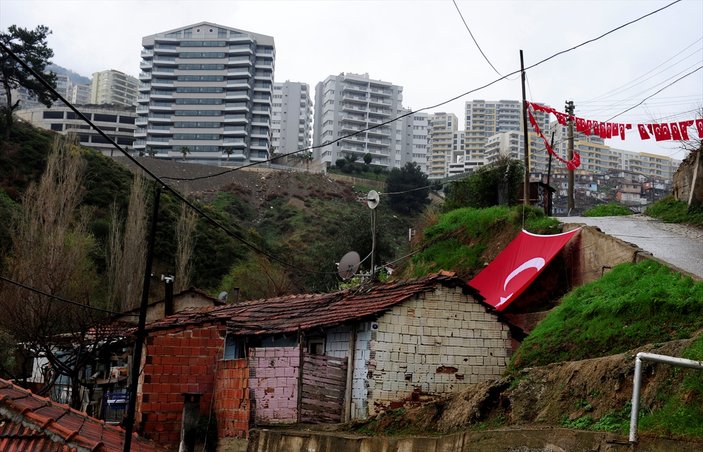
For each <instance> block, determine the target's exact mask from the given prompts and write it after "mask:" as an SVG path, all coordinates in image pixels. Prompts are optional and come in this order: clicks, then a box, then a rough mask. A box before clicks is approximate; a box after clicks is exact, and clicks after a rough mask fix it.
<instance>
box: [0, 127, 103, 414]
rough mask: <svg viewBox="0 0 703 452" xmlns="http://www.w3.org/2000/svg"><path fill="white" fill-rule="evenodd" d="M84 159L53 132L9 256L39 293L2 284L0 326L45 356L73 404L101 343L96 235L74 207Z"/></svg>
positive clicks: (13, 274) (11, 270)
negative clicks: (94, 307) (83, 374)
mask: <svg viewBox="0 0 703 452" xmlns="http://www.w3.org/2000/svg"><path fill="white" fill-rule="evenodd" d="M84 167H85V163H84V161H83V159H82V157H81V154H80V150H79V149H78V148H77V147H76V146H74V145H73V144H71V143H69V142H68V141H67V140H66V139H62V138H57V139H56V140H55V142H54V145H53V152H52V153H51V154H50V155H49V157H48V161H47V166H46V171H45V172H44V174H43V176H42V177H41V179H40V181H39V182H38V183H35V184H33V185H31V186H30V187H29V188H28V189H27V191H26V192H25V195H24V197H23V200H22V208H21V211H20V213H19V214H18V217H17V218H16V221H15V222H14V227H13V230H12V252H11V255H10V257H8V259H7V262H6V272H7V273H8V274H9V275H10V278H11V279H13V280H14V281H17V282H19V283H21V284H24V285H26V286H30V287H32V288H36V289H38V290H40V291H42V292H43V293H46V294H49V295H52V296H59V297H62V298H64V299H69V300H72V301H73V302H74V303H76V304H66V303H62V302H60V301H59V300H56V299H55V298H53V297H51V296H46V295H43V294H39V293H37V292H34V291H29V290H27V289H25V288H22V287H19V286H17V285H14V284H9V283H5V284H2V285H0V310H1V311H2V315H0V329H2V330H4V331H5V332H6V333H7V334H9V335H11V336H12V338H13V339H14V341H15V343H16V344H20V345H21V348H22V349H23V350H25V351H26V350H29V351H31V353H33V354H34V356H42V357H44V358H45V359H46V360H47V361H48V362H49V364H50V367H51V378H50V379H49V381H48V382H45V383H47V385H46V387H45V389H48V388H50V386H51V385H52V384H53V382H55V381H56V378H58V376H59V375H65V376H68V377H69V379H70V382H71V391H70V393H71V400H70V402H71V405H72V406H73V407H79V406H80V392H81V391H80V387H81V386H80V382H81V372H82V371H83V369H84V367H85V365H86V364H87V363H89V362H91V361H92V359H93V356H94V353H96V352H97V350H98V344H99V343H104V338H103V337H101V334H100V333H99V328H96V325H97V324H99V322H100V321H101V320H102V317H103V316H102V315H101V314H100V313H99V312H98V313H96V311H94V310H92V309H89V308H90V307H91V306H92V305H94V304H96V300H95V299H94V293H95V288H96V286H97V276H96V273H95V266H94V265H93V262H92V260H91V258H90V256H91V254H92V253H93V252H94V250H95V246H96V244H95V240H94V238H93V236H92V235H91V234H90V233H88V228H87V224H88V223H87V220H88V217H87V215H85V212H83V213H84V214H81V213H80V212H79V206H80V203H81V200H82V194H83V188H82V180H83V171H84Z"/></svg>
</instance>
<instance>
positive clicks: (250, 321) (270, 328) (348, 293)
mask: <svg viewBox="0 0 703 452" xmlns="http://www.w3.org/2000/svg"><path fill="white" fill-rule="evenodd" d="M438 284H442V285H445V286H450V287H461V288H462V289H463V290H464V291H465V292H466V293H469V294H471V295H472V296H473V297H474V298H475V299H476V300H482V298H481V297H480V295H478V292H476V291H475V290H474V289H472V288H471V287H470V286H468V285H467V284H466V282H465V281H463V280H461V279H460V278H458V277H456V275H455V274H454V273H451V272H440V273H436V274H432V275H429V276H427V277H425V278H421V279H416V280H410V281H399V282H394V283H388V284H377V285H374V286H371V287H368V288H359V289H353V290H352V289H348V290H343V291H339V292H333V293H327V294H307V295H289V296H283V297H276V298H268V299H262V300H252V301H245V302H241V303H236V304H230V305H226V306H220V307H207V308H196V309H188V310H184V311H181V312H179V313H177V314H174V315H172V316H169V317H166V318H164V319H161V320H157V321H155V322H152V323H150V324H149V325H147V329H148V330H159V329H169V328H178V327H184V326H187V325H197V324H203V323H211V322H218V323H227V325H228V326H229V328H230V330H231V331H232V332H233V333H234V334H241V335H256V334H275V333H288V332H293V331H297V330H298V329H303V330H304V329H310V328H315V327H327V326H332V325H338V324H341V323H344V322H348V321H352V320H360V319H363V318H368V317H371V316H375V315H377V314H379V313H381V312H383V311H386V310H388V309H390V308H391V307H393V306H394V305H396V304H398V303H402V302H404V301H406V300H408V299H410V298H412V297H415V296H417V295H420V294H422V293H425V292H431V291H432V290H434V288H435V287H436V286H437V285H438Z"/></svg>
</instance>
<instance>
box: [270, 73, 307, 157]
mask: <svg viewBox="0 0 703 452" xmlns="http://www.w3.org/2000/svg"><path fill="white" fill-rule="evenodd" d="M311 131H312V100H311V99H310V87H309V86H308V84H307V83H298V82H290V81H287V80H286V82H285V83H274V84H273V106H272V108H271V147H272V149H273V153H274V155H277V154H278V155H280V154H289V153H292V152H296V151H299V150H301V149H306V148H309V147H310V140H311Z"/></svg>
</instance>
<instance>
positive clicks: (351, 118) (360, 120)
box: [342, 115, 366, 125]
mask: <svg viewBox="0 0 703 452" xmlns="http://www.w3.org/2000/svg"><path fill="white" fill-rule="evenodd" d="M342 121H347V122H353V123H355V124H364V125H365V124H366V116H365V115H344V116H342Z"/></svg>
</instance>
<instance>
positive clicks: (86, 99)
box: [69, 85, 91, 105]
mask: <svg viewBox="0 0 703 452" xmlns="http://www.w3.org/2000/svg"><path fill="white" fill-rule="evenodd" d="M90 89H91V85H73V86H72V87H71V96H70V98H69V99H70V101H71V103H72V104H75V105H86V104H89V103H90Z"/></svg>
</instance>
